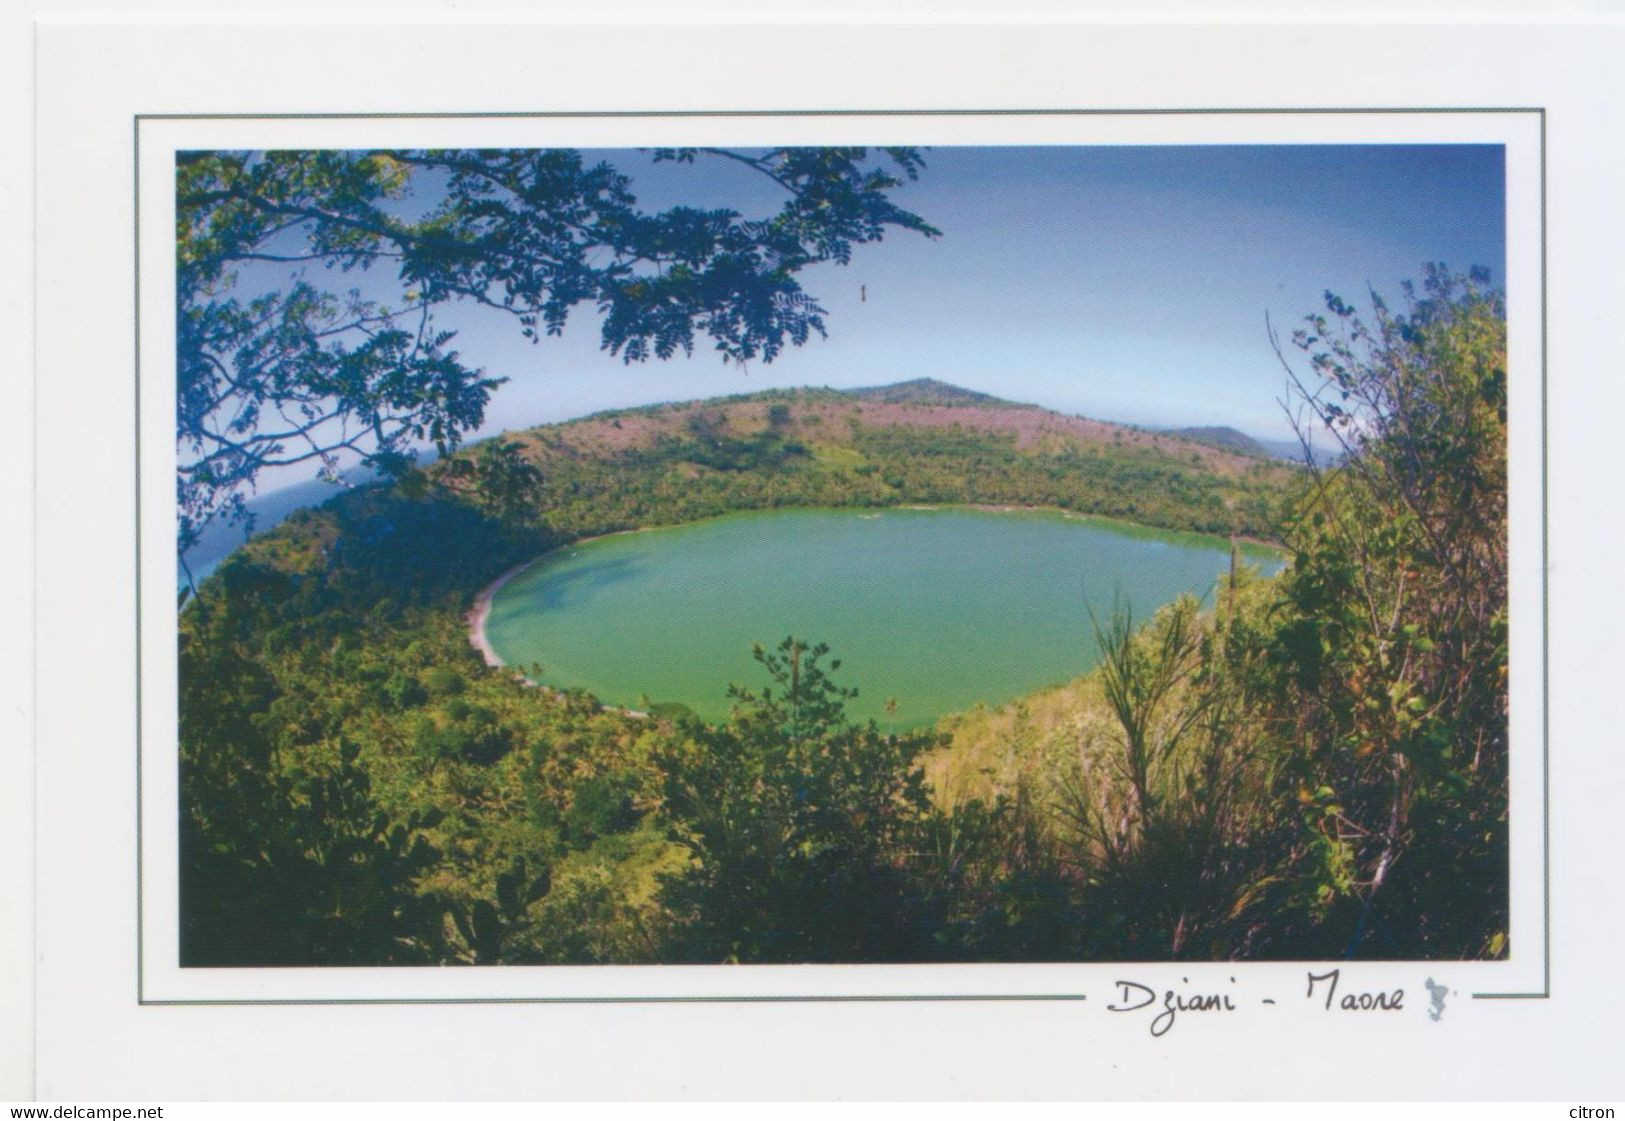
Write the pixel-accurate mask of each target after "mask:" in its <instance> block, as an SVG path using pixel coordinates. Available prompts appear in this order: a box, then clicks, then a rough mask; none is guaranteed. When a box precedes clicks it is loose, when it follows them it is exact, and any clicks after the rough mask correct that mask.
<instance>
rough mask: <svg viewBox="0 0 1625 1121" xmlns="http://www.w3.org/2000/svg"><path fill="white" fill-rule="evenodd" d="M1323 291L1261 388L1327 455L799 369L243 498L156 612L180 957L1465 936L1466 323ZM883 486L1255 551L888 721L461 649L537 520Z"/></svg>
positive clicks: (1491, 878)
mask: <svg viewBox="0 0 1625 1121" xmlns="http://www.w3.org/2000/svg"><path fill="white" fill-rule="evenodd" d="M1329 309H1330V314H1329V316H1327V317H1322V318H1316V319H1314V320H1312V321H1311V322H1310V324H1309V327H1308V329H1307V330H1306V331H1305V332H1304V333H1303V334H1302V335H1301V336H1300V337H1299V339H1298V342H1299V345H1300V346H1301V347H1302V348H1303V349H1304V350H1305V352H1306V353H1308V354H1309V356H1310V359H1309V361H1310V367H1309V369H1310V371H1311V372H1310V373H1309V374H1306V375H1304V376H1303V378H1302V380H1301V382H1300V386H1299V388H1300V392H1299V400H1300V402H1301V403H1302V404H1303V405H1304V407H1305V408H1306V409H1311V410H1313V411H1314V415H1315V416H1317V417H1318V418H1319V419H1320V420H1321V421H1323V422H1325V423H1328V424H1330V425H1331V426H1332V430H1333V431H1334V432H1335V433H1337V434H1338V435H1339V436H1340V437H1341V438H1342V440H1343V441H1344V443H1345V451H1346V452H1347V453H1348V455H1347V458H1346V459H1345V460H1344V461H1342V465H1341V466H1339V467H1338V468H1336V469H1335V470H1324V471H1320V472H1312V471H1311V472H1298V471H1294V470H1292V469H1290V468H1287V467H1285V466H1282V465H1278V464H1271V463H1267V462H1261V461H1256V460H1251V459H1246V458H1243V457H1238V456H1234V455H1231V454H1229V453H1226V452H1224V451H1221V450H1218V449H1214V448H1210V447H1203V446H1201V445H1198V444H1193V443H1190V442H1188V441H1183V440H1179V439H1177V438H1175V437H1171V436H1159V435H1156V434H1150V433H1142V432H1135V431H1131V430H1123V429H1113V428H1112V427H1111V426H1105V425H1098V424H1096V423H1095V422H1085V421H1081V420H1078V419H1077V418H1062V417H1057V416H1055V415H1054V414H1048V413H1045V412H1044V411H1043V410H1038V409H1032V408H1027V407H1006V406H1000V405H993V404H989V403H988V402H985V401H972V402H965V403H962V404H957V405H945V404H942V403H940V397H939V398H937V399H935V400H932V401H929V402H923V403H922V402H920V401H918V400H915V401H913V402H897V401H880V400H874V399H869V400H862V399H859V400H854V399H853V398H852V397H850V396H848V395H844V394H838V393H835V392H833V391H809V392H802V393H775V394H761V395H756V396H753V397H746V398H737V399H730V400H728V401H722V402H702V403H697V404H691V405H682V406H659V407H653V408H649V409H640V410H628V411H623V412H618V413H613V414H604V415H601V416H598V417H594V418H590V419H588V420H586V421H581V422H576V423H574V424H570V425H563V426H559V427H555V428H545V429H537V430H533V431H531V432H528V433H524V434H520V435H517V436H515V437H513V438H512V439H510V440H508V441H506V442H505V443H502V444H493V445H488V446H486V447H484V448H480V449H474V451H473V454H472V455H470V454H468V453H465V454H464V455H461V456H457V457H454V458H453V459H451V460H449V461H448V462H446V463H444V464H440V465H436V466H435V467H433V468H430V469H428V470H426V471H421V472H413V473H410V474H409V475H408V476H407V477H406V478H404V479H403V480H402V481H401V483H400V484H398V485H396V486H393V487H388V488H373V489H369V490H365V491H361V492H358V493H354V494H351V495H347V496H345V497H344V498H342V499H340V500H339V501H336V502H334V503H332V504H330V505H329V506H328V507H325V508H323V509H322V510H319V511H310V512H305V513H303V514H301V515H298V516H296V517H294V518H291V519H289V521H288V522H287V523H285V525H284V526H283V527H279V529H278V530H277V531H275V532H274V533H271V534H268V535H266V536H265V537H263V538H261V539H258V540H256V541H254V542H252V543H251V544H249V545H248V546H246V547H245V548H244V549H243V550H241V551H240V552H239V553H238V554H237V555H235V556H233V557H232V558H230V559H229V560H228V561H227V562H226V563H225V564H224V565H222V567H221V568H220V570H219V571H218V573H217V574H216V575H215V576H214V577H212V578H211V579H210V580H209V581H207V582H206V583H205V584H204V586H203V587H202V588H201V589H200V594H199V595H198V596H197V597H196V598H195V599H194V600H193V601H192V602H191V603H190V604H189V605H188V606H187V607H186V608H185V610H183V611H182V613H181V615H180V619H179V626H180V656H181V666H180V669H181V674H180V677H181V753H182V757H181V782H182V790H181V805H182V821H181V858H182V870H181V871H182V875H181V885H182V946H181V955H182V961H183V962H184V963H186V964H194V965H201V964H294V963H299V964H342V963H390V962H445V963H453V962H466V963H490V962H540V963H545V962H652V961H666V962H672V961H689V962H721V961H811V960H820V961H968V960H975V961H1036V960H1125V959H1166V958H1176V959H1199V960H1212V959H1228V958H1238V957H1245V958H1282V959H1300V958H1309V959H1320V958H1340V957H1345V956H1372V957H1398V958H1406V957H1426V958H1460V957H1494V956H1500V955H1503V954H1505V953H1506V952H1507V943H1506V931H1507V918H1506V916H1507V857H1506V835H1507V821H1506V811H1507V787H1506V782H1507V739H1506V667H1507V654H1506V558H1505V542H1506V520H1505V518H1506V513H1505V423H1506V374H1505V369H1506V366H1505V325H1504V312H1503V309H1502V307H1501V304H1500V300H1499V297H1498V296H1497V295H1495V294H1494V293H1491V292H1488V291H1486V290H1485V289H1484V288H1483V286H1482V284H1481V282H1480V281H1479V280H1478V279H1477V278H1471V279H1467V280H1462V279H1458V278H1454V277H1451V276H1449V275H1446V274H1444V273H1442V272H1430V273H1429V276H1428V278H1427V284H1426V286H1425V288H1424V290H1423V291H1422V293H1420V295H1418V296H1415V297H1414V298H1413V300H1412V301H1411V303H1410V304H1409V306H1408V307H1407V309H1406V310H1405V311H1404V312H1403V313H1392V312H1390V311H1389V310H1388V309H1387V308H1386V307H1384V306H1382V305H1381V304H1380V303H1377V304H1376V305H1375V306H1374V308H1373V312H1372V316H1371V318H1370V319H1369V320H1368V321H1362V320H1361V318H1360V317H1358V316H1356V315H1354V314H1353V312H1352V311H1351V310H1350V309H1348V308H1347V307H1346V306H1344V305H1342V304H1341V303H1340V302H1339V301H1335V300H1333V301H1331V302H1330V305H1329ZM1294 368H1296V367H1294ZM1193 457H1194V459H1193ZM538 476H539V477H538ZM906 502H980V503H1012V504H1043V505H1056V506H1061V507H1065V508H1069V509H1074V510H1083V511H1088V512H1093V513H1101V514H1110V515H1114V516H1119V517H1126V518H1131V519H1135V520H1139V521H1143V522H1147V523H1150V524H1155V525H1160V526H1167V527H1170V528H1179V529H1193V530H1218V531H1221V532H1232V533H1242V534H1251V535H1257V536H1260V537H1270V538H1274V539H1277V540H1280V541H1282V542H1283V543H1284V544H1285V546H1286V547H1287V549H1288V550H1289V551H1290V554H1291V556H1292V565H1291V567H1290V568H1289V569H1288V570H1287V571H1285V572H1284V573H1282V574H1281V575H1280V576H1279V577H1277V578H1275V579H1272V580H1264V579H1260V578H1257V577H1256V576H1255V575H1253V574H1252V573H1250V572H1249V570H1248V569H1247V568H1246V567H1245V566H1244V565H1241V564H1239V563H1238V564H1237V565H1236V566H1235V568H1234V571H1233V573H1232V576H1231V578H1230V579H1229V580H1228V581H1227V582H1226V584H1225V586H1224V588H1223V589H1222V594H1221V595H1220V596H1219V597H1218V601H1217V603H1216V604H1215V605H1214V607H1213V609H1212V610H1210V611H1203V610H1200V609H1199V608H1198V606H1197V605H1196V604H1195V603H1194V602H1192V601H1188V600H1186V601H1180V602H1178V603H1175V604H1172V605H1170V606H1168V607H1166V608H1164V609H1163V610H1162V611H1160V612H1159V613H1157V615H1156V616H1155V617H1153V618H1151V619H1149V620H1145V621H1143V625H1139V626H1136V625H1135V624H1136V622H1139V621H1136V620H1132V619H1130V618H1128V617H1126V615H1123V614H1119V615H1117V616H1115V617H1108V618H1102V619H1100V620H1098V621H1097V627H1098V630H1099V637H1100V640H1101V641H1102V643H1103V646H1104V648H1105V650H1106V652H1107V654H1106V658H1105V661H1104V663H1103V664H1102V666H1101V667H1100V668H1099V669H1098V670H1097V671H1096V672H1094V673H1093V674H1090V675H1089V676H1087V677H1085V678H1083V679H1080V680H1079V681H1076V682H1073V683H1071V684H1069V685H1066V686H1063V687H1060V688H1057V689H1053V690H1047V691H1045V692H1042V693H1040V694H1035V695H1034V696H1032V697H1029V698H1027V699H1026V700H1025V701H1023V702H1021V703H1019V704H1015V705H1011V706H1008V707H1006V708H1004V709H1001V710H997V711H988V710H976V711H972V712H969V713H965V714H962V715H960V716H958V717H954V718H950V719H949V720H946V721H944V723H943V725H942V726H941V727H940V728H939V729H937V730H935V731H933V732H930V733H921V734H910V735H889V734H885V733H883V732H881V731H880V730H879V729H878V728H876V727H875V726H874V725H872V724H862V723H857V722H854V721H852V720H850V719H849V718H848V716H847V713H846V707H845V701H846V700H847V694H846V692H845V691H844V690H845V689H846V688H847V684H846V683H845V682H842V681H840V680H839V676H838V675H839V669H838V663H836V662H835V661H833V660H831V659H830V658H829V652H827V651H825V650H824V649H823V648H821V647H819V646H817V645H812V644H810V643H808V642H806V641H805V640H798V639H789V640H787V641H786V642H785V644H784V645H782V646H780V647H779V648H778V649H776V650H773V651H759V652H758V660H759V662H760V667H761V670H760V672H761V674H762V677H763V679H764V680H763V681H762V682H757V683H750V682H747V683H742V684H741V686H740V687H739V688H738V690H737V691H736V693H735V695H734V700H735V708H734V712H733V715H732V716H731V717H730V718H729V719H728V720H727V721H724V722H722V723H720V724H706V723H703V722H701V721H699V720H698V719H696V718H695V717H694V716H693V715H692V714H690V713H687V712H684V711H682V710H681V709H680V708H679V707H676V706H673V707H671V708H668V709H666V710H663V711H659V712H655V713H651V714H650V715H649V716H647V717H638V716H634V715H632V714H627V713H622V712H617V711H610V710H605V709H603V708H602V707H601V706H600V705H599V704H598V703H597V702H596V701H595V700H594V699H593V698H591V697H589V696H585V695H579V694H557V693H551V692H548V691H544V690H540V689H536V688H531V687H527V686H525V685H524V684H522V683H520V682H519V681H517V680H515V678H514V676H513V674H512V672H511V671H509V670H504V669H493V668H490V667H487V666H486V665H485V664H484V663H483V662H482V661H481V660H480V658H479V657H478V655H476V654H475V653H474V651H473V650H472V649H471V648H470V646H469V644H468V641H467V636H466V628H465V624H464V621H463V618H462V613H463V612H464V611H465V610H466V609H467V608H468V606H469V604H470V603H471V601H472V598H473V596H474V595H475V593H476V592H477V591H478V590H479V589H480V588H481V587H483V586H484V585H485V584H486V583H488V582H489V581H490V580H491V579H493V578H494V577H496V576H497V575H498V574H499V573H501V572H502V571H504V570H506V569H507V568H509V567H511V566H513V565H514V564H516V563H519V562H521V561H523V560H526V559H528V558H530V557H532V556H535V555H537V554H538V553H540V552H542V551H544V550H545V549H547V548H549V547H552V546H555V545H557V544H560V543H562V542H564V541H567V540H569V539H572V538H575V537H579V536H581V535H585V534H589V533H598V532H604V531H607V530H612V529H620V528H630V527H632V526H635V525H642V524H655V523H662V522H666V523H670V522H677V521H685V520H689V519H692V518H696V517H701V516H706V515H709V514H714V513H721V512H724V511H726V510H731V509H740V508H769V507H774V506H789V505H819V506H830V505H887V504H897V503H906ZM813 637H816V636H808V638H813ZM1079 638H1080V641H1083V640H1084V638H1085V636H1082V635H1080V636H1079ZM853 684H857V685H861V684H862V683H861V682H856V683H853Z"/></svg>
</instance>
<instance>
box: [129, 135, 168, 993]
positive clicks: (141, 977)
mask: <svg viewBox="0 0 1625 1121" xmlns="http://www.w3.org/2000/svg"><path fill="white" fill-rule="evenodd" d="M134 130H135V137H134V140H135V143H134V145H133V148H134V156H135V162H134V165H133V168H132V176H133V178H134V179H135V183H134V191H133V192H132V198H133V201H134V205H135V221H134V222H133V223H131V224H132V225H133V226H134V228H135V332H134V335H135V729H136V731H135V949H136V959H135V997H136V1001H137V1003H140V1002H141V1001H142V1000H143V998H144V997H145V995H146V991H147V986H146V968H147V953H146V942H145V938H146V929H147V924H146V914H145V908H144V906H143V904H144V901H145V899H146V891H145V890H144V884H143V881H142V878H141V868H142V865H143V863H144V861H143V860H142V857H141V839H142V838H143V837H144V836H146V830H145V829H144V828H143V827H142V826H143V822H142V818H141V812H142V806H143V804H144V803H145V801H146V800H145V799H144V798H143V797H142V796H141V734H142V729H143V728H144V727H145V726H146V723H145V721H144V720H143V719H142V712H143V710H142V704H141V702H142V698H144V697H145V696H146V692H147V691H146V688H145V687H144V685H143V679H142V675H141V668H142V662H143V660H144V659H143V658H142V656H141V654H142V635H141V588H142V586H143V585H144V583H145V581H144V580H143V579H142V572H141V118H140V117H137V118H136V119H135V122H134ZM179 654H180V650H179V645H178V644H177V647H176V657H177V658H179Z"/></svg>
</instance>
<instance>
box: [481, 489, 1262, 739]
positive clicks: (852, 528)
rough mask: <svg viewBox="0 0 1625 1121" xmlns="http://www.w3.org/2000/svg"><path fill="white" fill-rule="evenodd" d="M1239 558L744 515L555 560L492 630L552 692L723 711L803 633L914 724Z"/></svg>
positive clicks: (1076, 654) (941, 525)
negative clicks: (773, 655) (1116, 610)
mask: <svg viewBox="0 0 1625 1121" xmlns="http://www.w3.org/2000/svg"><path fill="white" fill-rule="evenodd" d="M1246 553H1247V558H1246V559H1247V560H1248V561H1249V563H1252V564H1255V565H1260V566H1262V567H1263V568H1264V569H1265V570H1266V571H1274V570H1276V569H1278V568H1279V567H1280V563H1281V562H1280V561H1279V559H1277V558H1276V556H1275V555H1274V554H1273V553H1270V552H1268V551H1266V550H1257V549H1252V548H1248V549H1247V550H1246ZM1228 564H1229V546H1228V543H1227V542H1225V541H1223V540H1222V539H1219V538H1213V537H1205V536H1200V535H1196V534H1184V533H1167V532H1162V531H1159V530H1150V529H1145V528H1141V527H1137V526H1129V525H1123V524H1119V523H1113V522H1106V521H1101V520H1095V519H1085V518H1078V517H1071V516H1067V515H1063V514H1060V513H1052V512H1029V511H1018V512H1008V513H1006V512H993V511H983V510H971V509H962V508H952V507H949V508H942V509H933V510H908V509H888V510H883V511H863V510H790V511H773V512H766V513H747V514H734V515H729V516H727V517H723V518H715V519H711V520H708V521H703V522H695V523H691V524H688V525H682V526H673V527H670V528H664V529H655V530H648V531H645V532H641V533H626V534H619V535H616V536H612V537H603V538H598V539H596V540H592V541H586V542H582V543H580V544H577V545H573V546H569V547H566V548H563V549H560V550H557V551H555V552H553V553H550V554H548V555H547V556H545V557H542V558H541V559H540V560H539V561H538V562H537V563H535V564H534V565H532V566H531V567H530V568H528V569H526V570H525V571H524V572H522V573H521V574H519V575H518V576H516V577H515V578H514V579H512V580H510V581H509V582H508V583H507V584H506V585H504V586H503V587H502V588H501V589H500V590H499V591H498V592H497V594H496V596H495V597H493V600H492V604H491V614H490V618H489V621H488V622H487V625H486V635H487V637H488V638H489V640H490V642H491V645H492V646H493V647H494V648H495V649H496V651H497V653H498V654H499V655H500V656H501V657H502V659H503V660H504V661H505V662H507V663H508V664H509V665H513V666H516V667H520V668H523V669H525V670H527V671H530V670H531V667H532V664H533V663H537V662H539V663H540V664H541V667H542V671H541V674H540V677H539V680H540V681H542V682H543V683H545V684H548V685H553V686H559V687H568V688H581V689H586V690H589V691H590V692H592V693H593V694H595V695H596V696H598V697H599V698H600V699H601V700H603V701H605V702H607V703H609V704H614V705H620V706H623V707H630V708H642V707H644V705H645V704H647V703H651V702H652V703H656V704H658V703H661V702H671V701H677V702H681V703H683V704H686V705H688V706H689V707H690V708H691V709H693V710H694V711H695V712H697V713H698V714H699V715H700V716H702V717H704V718H705V719H707V720H713V721H714V720H721V719H723V718H724V717H726V715H727V714H728V709H729V705H730V702H729V699H728V695H727V692H728V685H729V684H730V683H734V682H737V683H739V684H741V685H745V686H747V687H748V688H751V689H752V690H755V689H758V688H760V687H761V686H762V685H764V684H766V680H765V675H764V672H763V671H762V668H761V667H760V666H758V665H757V664H756V663H755V662H754V661H753V660H752V658H751V645H752V643H761V644H762V645H763V646H766V647H769V648H771V647H773V646H776V645H777V644H778V643H779V642H780V641H781V640H782V639H783V638H784V637H785V636H786V635H790V634H794V635H795V636H796V637H797V638H799V639H801V640H803V641H804V642H806V643H808V644H812V643H817V642H824V643H828V644H829V646H830V647H831V655H830V656H831V657H833V658H839V659H840V661H841V668H840V670H839V671H838V672H837V673H836V674H835V680H836V682H837V683H838V684H842V685H845V686H848V687H856V688H857V689H858V690H859V695H858V697H857V699H856V700H854V701H853V702H851V703H850V704H849V706H848V711H849V712H850V713H851V714H852V715H854V716H856V717H859V718H869V717H873V718H874V719H876V720H877V721H878V722H879V723H880V724H881V725H882V726H885V727H908V726H918V725H923V724H929V723H931V722H933V721H935V720H936V719H937V718H938V717H940V716H942V715H944V714H946V713H949V712H955V711H959V710H963V709H966V708H969V707H971V706H972V705H974V704H976V703H977V702H979V701H980V702H985V703H987V704H990V705H991V704H999V703H1002V702H1005V701H1009V700H1012V699H1014V698H1016V697H1019V696H1021V695H1022V694H1024V693H1029V692H1031V691H1033V690H1034V689H1037V688H1040V687H1042V686H1044V685H1049V684H1054V683H1058V682H1062V681H1066V680H1069V679H1070V678H1073V677H1076V676H1077V675H1078V674H1081V673H1083V672H1085V671H1087V670H1088V669H1090V668H1091V667H1092V666H1093V665H1094V664H1095V661H1096V656H1097V651H1096V648H1095V643H1094V639H1093V631H1092V629H1091V626H1090V620H1089V608H1091V607H1093V608H1094V610H1095V612H1096V614H1097V615H1099V616H1100V618H1101V620H1102V621H1103V622H1104V620H1105V618H1106V616H1107V615H1108V614H1109V612H1110V611H1111V609H1112V605H1113V603H1114V601H1116V602H1126V603H1127V604H1128V605H1129V606H1130V608H1131V609H1132V611H1133V615H1134V618H1135V619H1136V620H1142V619H1145V618H1147V617H1149V616H1150V615H1151V613H1152V612H1153V611H1154V610H1156V608H1157V607H1159V606H1161V605H1162V604H1164V603H1167V602H1169V601H1171V600H1173V599H1175V598H1176V597H1178V596H1179V595H1181V594H1182V593H1186V592H1191V593H1194V594H1196V595H1198V596H1201V597H1204V599H1205V601H1206V602H1209V603H1211V600H1212V592H1213V588H1214V584H1215V582H1216V580H1217V578H1218V577H1219V576H1220V575H1221V574H1222V573H1223V572H1224V571H1225V569H1226V567H1227V566H1228ZM888 699H895V701H896V705H895V709H894V710H893V711H891V712H888V711H887V709H886V702H887V700H888Z"/></svg>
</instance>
